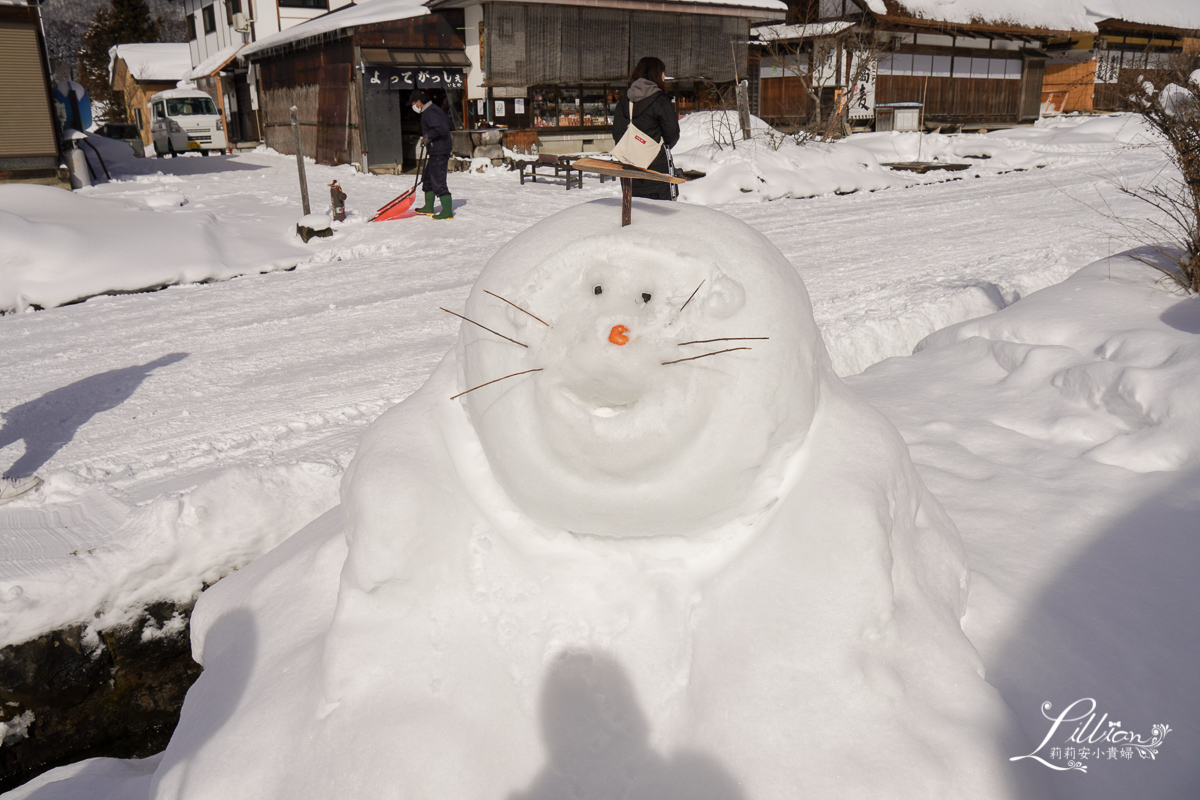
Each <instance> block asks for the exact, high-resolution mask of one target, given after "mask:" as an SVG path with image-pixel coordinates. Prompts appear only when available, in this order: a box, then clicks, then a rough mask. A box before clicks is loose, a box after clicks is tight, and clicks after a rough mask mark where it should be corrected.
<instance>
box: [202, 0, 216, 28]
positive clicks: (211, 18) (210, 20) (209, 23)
mask: <svg viewBox="0 0 1200 800" xmlns="http://www.w3.org/2000/svg"><path fill="white" fill-rule="evenodd" d="M216 29H217V12H216V11H214V10H213V7H212V6H211V5H207V6H205V7H204V32H205V33H206V34H208V33H212V32H214V31H215V30H216Z"/></svg>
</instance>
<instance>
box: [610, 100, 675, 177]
mask: <svg viewBox="0 0 1200 800" xmlns="http://www.w3.org/2000/svg"><path fill="white" fill-rule="evenodd" d="M638 83H641V81H637V82H635V83H634V86H633V87H631V90H632V91H633V93H634V96H635V97H637V96H638V95H639V94H641V92H638V91H637V89H638V88H639V87H638V85H637V84H638ZM629 94H630V92H628V91H627V92H626V94H625V98H624V99H622V101H621V102H620V103H618V104H617V108H616V111H615V113H614V114H613V141H614V142H619V141H621V137H622V136H624V135H625V130H626V129H627V128H628V127H629ZM633 124H634V125H636V126H637V127H638V130H640V131H641V132H642V133H645V134H646V135H648V136H650V137H652V138H654V139H656V140H658V141H661V142H662V143H663V147H664V148H671V147H674V146H675V145H676V144H677V143H678V142H679V116H678V114H676V112H675V104H674V103H672V102H671V98H669V97H667V96H666V95H665V94H663V93H662V92H661V91H659V90H658V89H657V87H656V88H655V90H654V91H653V93H652V94H650V95H649V96H648V97H642V98H641V99H639V100H635V101H634V104H633ZM649 168H650V169H652V170H654V171H655V172H666V171H667V153H666V149H664V150H661V151H659V154H658V156H657V157H655V159H654V161H653V162H652V163H651V164H650V167H649ZM633 194H634V196H636V197H649V198H653V199H656V200H669V199H670V198H671V188H670V184H667V183H659V182H657V181H638V180H635V181H634V182H633Z"/></svg>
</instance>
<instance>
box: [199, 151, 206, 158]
mask: <svg viewBox="0 0 1200 800" xmlns="http://www.w3.org/2000/svg"><path fill="white" fill-rule="evenodd" d="M200 152H201V153H203V154H204V157H205V158H208V151H207V150H201V151H200Z"/></svg>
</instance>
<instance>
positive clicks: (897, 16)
mask: <svg viewBox="0 0 1200 800" xmlns="http://www.w3.org/2000/svg"><path fill="white" fill-rule="evenodd" d="M976 5H979V4H976ZM981 8H986V4H985V5H983V6H981ZM939 11H941V12H946V11H953V12H954V13H953V14H949V13H943V14H942V15H939ZM789 13H790V16H791V20H790V21H791V22H792V24H791V25H785V26H772V27H769V28H759V29H757V39H758V42H759V45H758V48H757V49H758V51H759V53H760V55H761V61H760V66H759V75H760V81H759V85H760V90H759V94H760V98H761V99H760V102H759V113H760V115H761V116H763V117H764V118H766V119H767V120H768V121H769V122H774V123H776V124H782V123H786V122H792V123H793V124H796V123H799V124H804V123H806V122H807V121H808V120H809V119H810V118H811V116H812V115H813V113H814V109H813V104H814V102H815V100H814V95H815V96H816V97H817V98H819V99H820V100H821V102H822V104H823V105H824V106H825V109H826V110H827V111H830V112H832V111H833V110H835V109H839V108H843V107H845V108H847V110H848V116H849V117H850V119H851V121H857V122H859V123H860V124H862V125H869V124H871V123H872V121H873V119H874V116H875V108H876V107H877V106H894V105H895V104H898V103H899V104H910V103H920V104H921V107H922V120H923V124H924V125H925V126H926V127H933V126H941V127H945V126H951V127H953V128H955V129H959V130H962V129H977V128H994V127H1001V126H1008V125H1017V124H1020V123H1026V122H1031V121H1033V120H1035V119H1037V118H1038V116H1039V113H1040V110H1041V99H1042V80H1043V75H1044V72H1045V64H1046V59H1047V54H1046V51H1045V46H1046V43H1047V41H1048V40H1049V39H1050V38H1051V37H1052V36H1056V35H1057V36H1062V35H1065V34H1066V32H1067V31H1068V30H1069V29H1070V28H1069V25H1070V24H1071V23H1072V20H1073V19H1074V18H1073V17H1070V16H1069V15H1067V16H1065V15H1058V16H1054V15H1042V16H1038V15H1033V16H1031V17H1030V18H1029V20H1030V21H1026V22H1013V21H1011V20H991V21H989V20H988V19H987V18H986V17H984V16H980V15H979V14H977V13H975V12H974V11H971V13H963V9H962V8H960V7H958V6H954V5H953V4H950V5H947V4H937V3H931V2H929V1H928V0H911V2H900V0H789ZM1055 26H1059V27H1055ZM1064 26H1065V27H1064ZM784 117H788V119H784Z"/></svg>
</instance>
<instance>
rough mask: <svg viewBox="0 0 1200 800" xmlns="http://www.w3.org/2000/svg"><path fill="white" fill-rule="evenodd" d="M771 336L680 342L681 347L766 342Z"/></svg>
mask: <svg viewBox="0 0 1200 800" xmlns="http://www.w3.org/2000/svg"><path fill="white" fill-rule="evenodd" d="M770 338H771V337H770V336H722V337H721V338H719V339H697V340H695V341H694V342H680V343H679V346H680V347H683V346H684V345H685V344H710V343H711V342H750V341H754V342H765V341H766V340H768V339H770Z"/></svg>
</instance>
